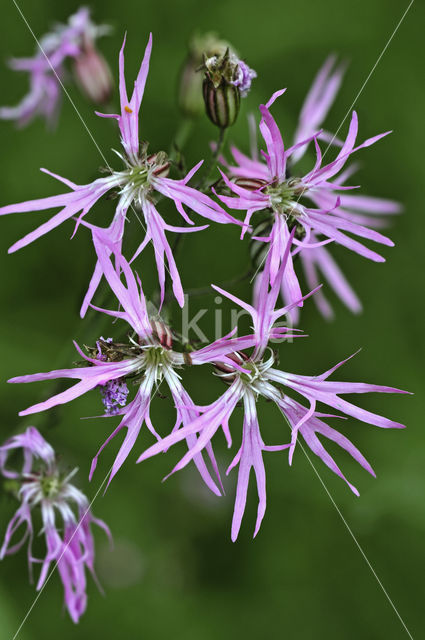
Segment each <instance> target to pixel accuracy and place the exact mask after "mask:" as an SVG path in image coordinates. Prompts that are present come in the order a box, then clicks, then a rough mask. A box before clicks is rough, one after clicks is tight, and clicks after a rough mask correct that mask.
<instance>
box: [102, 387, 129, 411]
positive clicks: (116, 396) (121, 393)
mask: <svg viewBox="0 0 425 640" xmlns="http://www.w3.org/2000/svg"><path fill="white" fill-rule="evenodd" d="M100 392H101V394H102V402H103V404H104V406H105V413H106V414H107V415H108V416H115V415H116V414H117V413H118V412H119V410H120V407H124V406H125V404H126V402H127V396H128V393H129V391H128V387H127V385H126V383H125V381H124V380H111V381H110V382H107V383H106V384H105V385H103V386H102V387H101V388H100Z"/></svg>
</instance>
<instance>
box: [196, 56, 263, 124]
mask: <svg viewBox="0 0 425 640" xmlns="http://www.w3.org/2000/svg"><path fill="white" fill-rule="evenodd" d="M204 69H205V78H204V83H203V93H204V102H205V108H206V112H207V115H208V117H209V118H210V120H211V121H212V122H213V123H214V124H215V125H217V126H219V127H221V128H225V127H230V126H231V125H232V124H234V123H235V121H236V118H237V117H238V113H239V107H240V99H241V97H245V96H246V95H247V94H248V91H249V89H250V87H251V81H252V78H254V77H255V76H256V73H255V71H253V70H252V69H250V68H249V67H248V65H247V64H246V63H245V62H243V61H242V60H240V59H239V58H238V57H237V55H236V53H235V52H234V51H231V50H230V48H229V47H228V48H227V49H226V51H225V53H224V54H223V55H214V56H211V57H209V58H205V59H204Z"/></svg>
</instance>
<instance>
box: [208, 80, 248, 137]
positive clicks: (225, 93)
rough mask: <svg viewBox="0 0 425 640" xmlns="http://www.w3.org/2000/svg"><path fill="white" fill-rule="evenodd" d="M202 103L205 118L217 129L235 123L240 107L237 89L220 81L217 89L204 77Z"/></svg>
mask: <svg viewBox="0 0 425 640" xmlns="http://www.w3.org/2000/svg"><path fill="white" fill-rule="evenodd" d="M203 93H204V102H205V109H206V112H207V116H208V117H209V119H210V120H211V122H213V123H214V124H215V125H217V127H220V128H221V129H225V128H226V127H230V126H232V124H234V123H235V122H236V118H237V117H238V113H239V107H240V102H241V98H240V92H239V89H238V88H237V87H235V86H233V85H232V84H229V83H227V82H226V81H222V82H221V83H220V84H219V86H218V87H216V86H215V85H214V82H213V81H212V80H211V79H210V78H208V77H206V78H205V79H204V83H203Z"/></svg>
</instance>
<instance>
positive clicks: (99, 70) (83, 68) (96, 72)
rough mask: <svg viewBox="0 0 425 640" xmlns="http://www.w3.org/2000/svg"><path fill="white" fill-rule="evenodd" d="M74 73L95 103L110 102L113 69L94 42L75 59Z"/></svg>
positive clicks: (82, 89)
mask: <svg viewBox="0 0 425 640" xmlns="http://www.w3.org/2000/svg"><path fill="white" fill-rule="evenodd" d="M74 74H75V78H76V81H77V83H78V85H79V87H80V89H81V91H82V93H83V94H84V95H85V96H86V97H87V98H88V99H89V100H91V101H92V102H94V103H95V104H103V103H105V102H108V100H109V99H110V97H111V94H112V89H113V80H112V74H111V70H110V68H109V65H108V63H107V62H106V60H105V58H104V57H103V56H102V54H101V53H99V51H97V49H95V47H94V45H93V44H92V43H89V44H87V45H86V46H85V47H84V48H83V49H82V50H81V52H80V53H79V55H78V56H77V57H76V58H75V60H74Z"/></svg>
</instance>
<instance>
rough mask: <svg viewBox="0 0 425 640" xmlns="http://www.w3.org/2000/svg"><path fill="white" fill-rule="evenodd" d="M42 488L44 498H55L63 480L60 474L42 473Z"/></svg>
mask: <svg viewBox="0 0 425 640" xmlns="http://www.w3.org/2000/svg"><path fill="white" fill-rule="evenodd" d="M40 489H41V492H42V494H43V497H44V498H54V497H55V496H56V495H57V494H58V493H59V490H60V489H61V481H60V479H59V476H58V475H56V474H55V475H42V476H41V478H40Z"/></svg>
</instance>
